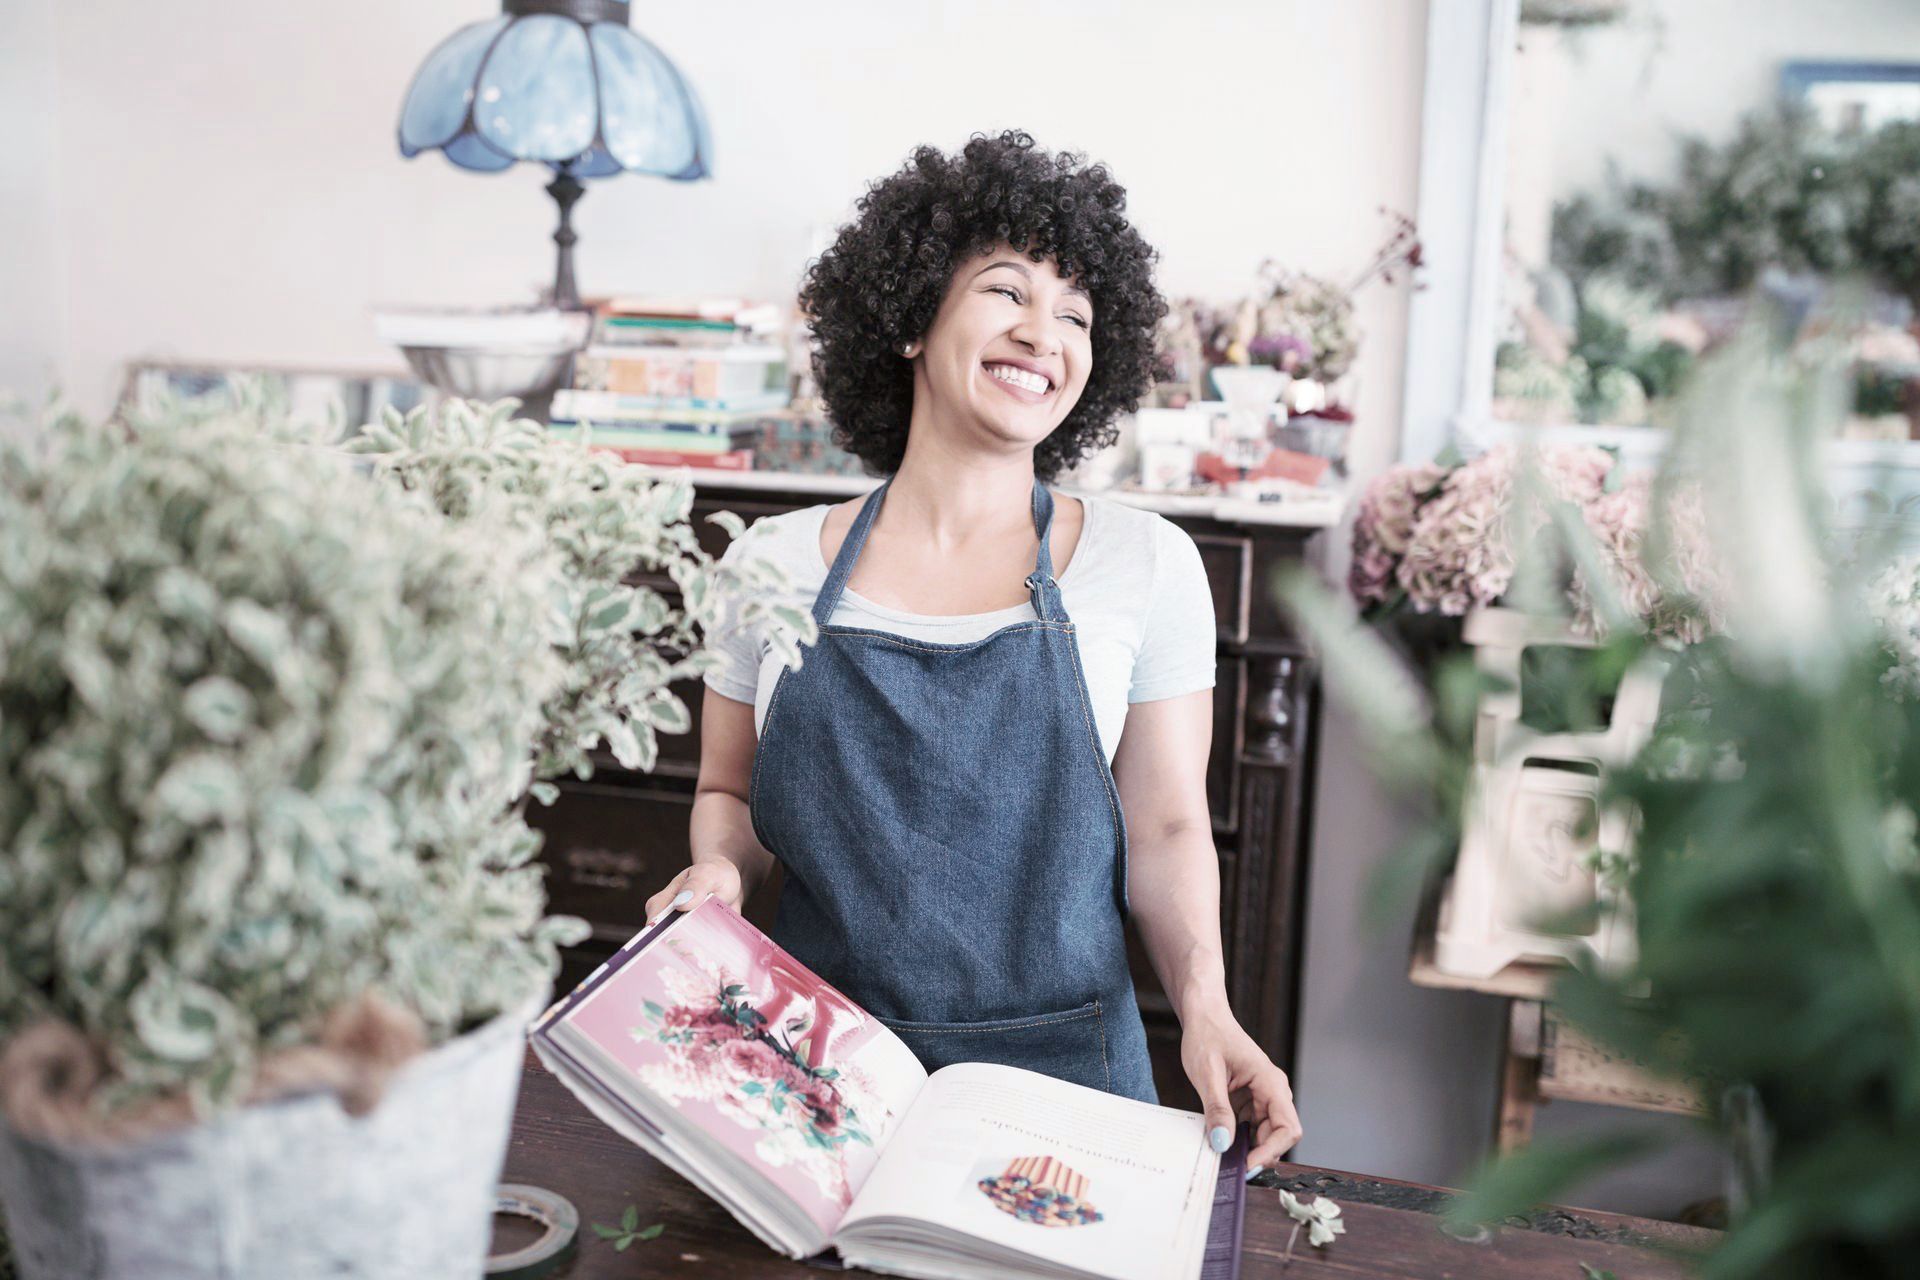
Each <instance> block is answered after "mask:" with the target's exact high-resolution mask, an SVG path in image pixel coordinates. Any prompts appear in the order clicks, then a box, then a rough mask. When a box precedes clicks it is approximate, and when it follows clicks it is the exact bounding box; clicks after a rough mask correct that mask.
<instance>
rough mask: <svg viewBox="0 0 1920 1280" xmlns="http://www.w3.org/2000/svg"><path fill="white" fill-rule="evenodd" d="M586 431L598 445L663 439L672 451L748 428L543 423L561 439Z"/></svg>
mask: <svg viewBox="0 0 1920 1280" xmlns="http://www.w3.org/2000/svg"><path fill="white" fill-rule="evenodd" d="M589 429H591V431H592V433H593V438H594V440H595V441H596V442H599V443H604V444H623V443H628V442H633V443H638V444H654V443H658V442H660V441H663V440H665V441H669V442H670V443H671V447H673V448H676V449H677V448H680V447H681V445H682V444H683V443H684V442H686V441H695V442H697V443H695V444H694V445H692V446H691V447H693V448H700V447H702V446H703V445H704V443H705V442H706V441H708V440H726V439H728V438H729V437H731V436H732V435H733V434H734V433H735V432H736V431H745V432H748V433H750V432H751V428H740V427H733V426H729V425H727V424H726V423H722V422H653V421H649V420H646V419H640V420H637V421H633V422H626V421H618V420H615V421H609V420H608V419H606V418H587V419H585V420H583V421H577V422H576V421H570V420H565V419H561V420H557V421H554V422H551V423H548V424H547V434H548V435H550V436H556V437H558V438H559V439H562V440H579V439H583V438H584V437H585V436H586V435H587V433H588V431H589Z"/></svg>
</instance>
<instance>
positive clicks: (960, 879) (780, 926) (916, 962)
mask: <svg viewBox="0 0 1920 1280" xmlns="http://www.w3.org/2000/svg"><path fill="white" fill-rule="evenodd" d="M891 483H892V482H891V480H889V481H888V482H887V483H885V484H882V485H880V487H879V488H877V489H875V490H874V491H873V493H871V494H870V495H868V497H867V500H866V502H865V503H864V504H863V505H862V506H861V508H860V513H859V516H858V517H857V518H856V519H855V520H854V522H853V527H852V528H851V529H850V530H849V531H848V533H847V536H846V540H845V541H844V542H843V543H842V544H841V547H840V553H839V555H838V556H836V557H835V558H834V562H833V567H832V569H831V570H830V571H829V572H828V574H827V579H826V582H825V584H824V585H822V587H821V588H820V594H819V596H818V597H817V598H816V599H815V600H814V605H813V617H814V621H815V622H817V623H818V624H819V628H820V637H819V641H818V643H817V644H815V645H812V646H810V647H809V648H807V649H806V650H805V652H804V662H803V664H802V665H801V666H800V668H799V669H798V670H791V669H782V671H781V672H780V676H779V679H778V680H777V681H776V683H775V684H774V688H773V694H772V696H771V698H770V699H769V701H768V704H767V712H766V718H765V722H764V723H763V725H762V727H761V734H760V742H759V746H758V748H757V750H756V752H755V755H754V761H753V780H752V789H751V793H750V804H749V808H750V811H751V814H752V818H753V829H754V833H755V834H756V835H757V836H759V838H760V842H761V843H762V844H764V845H765V846H766V847H767V848H768V849H769V850H770V851H772V853H773V854H774V855H775V856H776V857H778V858H779V860H780V863H781V866H782V868H783V869H784V871H785V884H784V886H783V888H782V890H781V895H780V906H779V912H778V915H777V917H776V920H775V923H774V929H773V937H774V940H775V941H776V942H778V943H779V944H780V945H781V946H782V947H785V948H786V949H787V950H788V951H789V952H791V953H792V954H793V955H794V957H795V958H797V959H798V960H800V961H801V962H802V963H803V964H805V965H807V966H808V967H809V968H811V969H812V970H813V971H814V972H816V973H818V974H819V975H820V976H821V977H823V978H825V979H826V980H827V981H828V982H830V983H832V984H833V985H834V986H836V987H838V988H839V989H840V990H841V991H843V992H845V993H846V994H847V995H848V996H851V997H852V998H853V999H854V1000H855V1001H857V1002H858V1003H859V1004H861V1005H862V1006H864V1007H865V1008H866V1009H867V1011H868V1012H869V1013H872V1014H873V1015H874V1016H876V1017H877V1018H879V1020H880V1021H881V1022H883V1023H885V1024H886V1025H887V1026H888V1027H891V1028H892V1029H893V1031H894V1033H895V1034H897V1035H898V1036H899V1037H900V1038H901V1039H902V1040H903V1041H905V1042H906V1044H907V1047H908V1048H910V1049H912V1050H913V1052H914V1054H915V1055H916V1056H917V1057H918V1058H919V1059H920V1061H921V1062H922V1063H923V1064H924V1065H925V1066H926V1067H927V1069H928V1070H929V1071H932V1070H936V1069H938V1068H940V1067H943V1066H946V1065H947V1064H949V1063H954V1062H999V1063H1006V1064H1009V1065H1012V1066H1017V1067H1026V1068H1029V1069H1031V1070H1034V1071H1040V1072H1044V1073H1045V1074H1047V1075H1051V1076H1057V1077H1059V1078H1060V1079H1063V1080H1071V1081H1073V1082H1074V1083H1076V1084H1083V1085H1089V1086H1091V1087H1093V1088H1096V1089H1104V1090H1107V1091H1109V1092H1112V1093H1117V1094H1121V1095H1124V1096H1126V1097H1131V1098H1139V1099H1142V1100H1144V1101H1149V1102H1153V1101H1158V1098H1157V1096H1156V1094H1155V1093H1154V1087H1153V1075H1152V1070H1151V1067H1150V1065H1149V1062H1148V1058H1147V1039H1146V1031H1145V1029H1144V1028H1143V1027H1142V1025H1141V1022H1140V1009H1139V1005H1138V1004H1137V1003H1136V1001H1135V998H1134V991H1133V980H1132V977H1131V975H1130V974H1129V973H1128V971H1127V952H1126V941H1125V935H1124V932H1123V928H1122V922H1123V920H1124V917H1125V913H1126V910H1127V889H1126V884H1127V874H1126V873H1127V860H1126V859H1127V834H1126V823H1125V821H1124V819H1123V818H1122V816H1121V813H1120V797H1119V792H1118V791H1117V790H1116V789H1115V787H1114V783H1113V773H1112V771H1111V770H1110V769H1109V768H1108V767H1107V760H1106V755H1105V752H1104V751H1103V750H1102V749H1101V743H1100V738H1099V733H1098V730H1097V729H1096V728H1095V725H1094V719H1093V711H1092V706H1091V703H1090V702H1089V700H1088V697H1087V683H1086V677H1085V675H1084V674H1083V673H1082V671H1081V669H1080V655H1079V651H1078V649H1077V648H1076V646H1075V643H1074V637H1073V622H1072V620H1071V619H1070V618H1068V617H1067V612H1066V609H1065V608H1064V607H1063V606H1062V603H1061V598H1060V588H1059V584H1057V583H1056V582H1055V581H1054V578H1053V559H1052V553H1051V551H1050V549H1049V547H1048V534H1049V532H1050V531H1051V528H1052V525H1053V495H1052V494H1051V493H1049V492H1048V491H1047V488H1046V486H1045V485H1043V484H1041V483H1039V482H1038V481H1035V483H1034V486H1033V524H1034V529H1035V531H1036V532H1037V533H1038V534H1039V537H1040V554H1039V557H1038V560H1037V562H1036V564H1035V565H1034V571H1033V572H1032V573H1031V574H1029V575H1028V576H1027V579H1026V586H1027V589H1028V591H1029V592H1030V593H1031V596H1032V601H1033V611H1034V615H1035V617H1034V619H1033V620H1032V621H1026V622H1015V623H1011V624H1009V625H1007V626H1004V627H1001V628H1000V629H999V630H998V631H995V632H994V633H993V634H992V635H989V636H987V637H985V638H984V639H980V640H975V641H972V642H970V643H966V644H935V643H930V642H928V641H925V640H920V639H917V638H913V637H908V636H899V635H894V634H891V633H889V632H885V631H873V630H868V629H865V628H861V627H842V626H830V625H828V621H827V620H828V619H829V618H831V617H832V616H833V611H834V608H835V606H837V605H838V604H839V603H840V596H841V593H842V592H843V591H844V590H845V589H846V584H847V579H848V578H849V577H850V576H851V575H852V573H853V567H854V563H855V562H856V561H857V560H858V559H859V558H860V551H861V548H862V547H863V546H864V545H865V544H866V540H867V534H868V532H869V531H870V530H871V529H872V528H873V522H874V518H875V517H876V516H877V515H878V514H879V511H880V504H881V503H882V501H884V499H885V496H886V492H887V487H888V484H891Z"/></svg>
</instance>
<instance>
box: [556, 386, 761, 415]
mask: <svg viewBox="0 0 1920 1280" xmlns="http://www.w3.org/2000/svg"><path fill="white" fill-rule="evenodd" d="M689 392H690V393H689V394H661V393H650V394H634V393H629V392H622V391H615V390H612V389H609V388H599V387H578V388H563V389H562V390H559V391H556V392H554V393H553V416H554V417H556V418H561V419H565V420H569V421H577V420H578V419H580V418H596V419H597V418H601V417H608V418H613V417H619V416H620V415H622V414H635V413H641V414H645V415H646V416H648V417H657V416H658V415H659V413H660V411H662V410H699V411H705V412H708V413H734V414H751V413H764V412H769V411H772V410H777V409H784V408H786V407H787V405H788V403H789V401H788V397H787V395H786V393H785V392H757V393H751V394H746V395H742V394H738V393H729V394H726V395H704V394H698V393H692V392H691V389H689Z"/></svg>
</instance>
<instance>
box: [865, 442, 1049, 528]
mask: <svg viewBox="0 0 1920 1280" xmlns="http://www.w3.org/2000/svg"><path fill="white" fill-rule="evenodd" d="M929 434H930V433H928V434H921V433H914V434H912V435H910V436H909V437H908V439H907V449H906V454H905V456H904V457H903V458H902V459H901V461H900V469H899V470H898V471H896V472H895V473H894V476H893V483H892V484H891V485H890V486H889V487H888V489H887V501H886V505H885V506H884V507H882V508H881V519H882V520H883V521H887V522H888V523H893V522H894V521H898V522H899V523H897V524H895V525H894V527H895V528H897V529H900V530H902V531H903V532H907V533H910V534H911V535H913V536H914V537H916V538H924V539H927V540H928V541H929V542H930V543H931V544H932V545H933V546H934V547H935V548H937V549H940V550H948V549H954V548H962V547H964V546H965V545H966V544H967V543H969V542H972V541H975V540H976V539H979V538H982V537H986V538H998V537H1007V536H1017V534H1018V531H1020V530H1024V531H1025V532H1026V536H1028V537H1032V536H1033V455H1032V453H1031V452H1026V453H1018V454H1003V455H1000V456H997V457H996V456H983V455H982V454H980V453H979V452H977V451H965V450H954V449H952V448H950V447H946V448H943V447H942V446H941V444H940V443H938V442H937V440H933V439H929V438H928V435H929Z"/></svg>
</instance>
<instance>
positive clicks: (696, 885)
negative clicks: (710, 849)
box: [647, 858, 745, 924]
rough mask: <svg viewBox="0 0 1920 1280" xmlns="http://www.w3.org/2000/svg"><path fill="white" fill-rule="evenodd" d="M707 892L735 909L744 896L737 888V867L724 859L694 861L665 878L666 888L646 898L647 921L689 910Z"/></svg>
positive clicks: (738, 876)
mask: <svg viewBox="0 0 1920 1280" xmlns="http://www.w3.org/2000/svg"><path fill="white" fill-rule="evenodd" d="M709 893H711V894H715V895H717V896H718V897H719V899H720V901H722V902H724V903H726V904H727V905H728V906H730V907H732V908H733V909H734V910H735V911H738V910H739V909H740V902H741V899H742V898H743V897H745V894H744V893H743V892H742V891H741V884H740V868H738V867H736V866H734V865H733V863H731V862H729V861H728V860H727V859H725V858H720V859H716V860H714V861H710V862H696V863H694V864H693V865H692V866H690V867H688V868H686V869H685V870H684V871H682V872H681V873H680V874H679V875H677V876H675V877H674V878H673V879H671V880H669V881H667V887H666V888H664V889H662V890H661V891H660V892H658V893H656V894H654V895H653V896H652V897H651V898H648V899H647V923H648V924H652V923H654V922H655V921H656V920H658V919H659V918H660V917H662V916H664V915H666V913H667V912H668V911H691V910H692V909H693V908H694V907H696V906H698V905H700V903H702V902H704V901H705V900H706V897H707V895H708V894H709Z"/></svg>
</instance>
